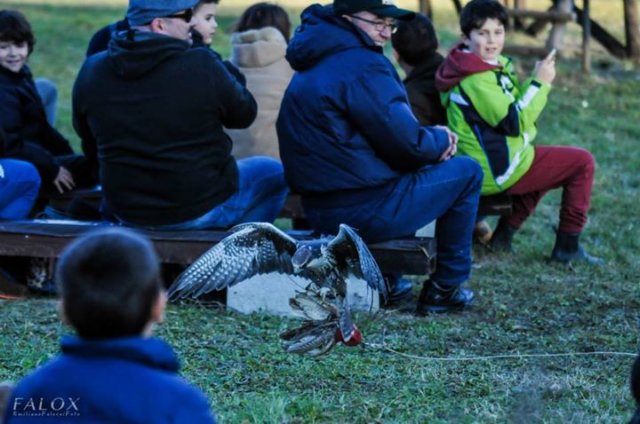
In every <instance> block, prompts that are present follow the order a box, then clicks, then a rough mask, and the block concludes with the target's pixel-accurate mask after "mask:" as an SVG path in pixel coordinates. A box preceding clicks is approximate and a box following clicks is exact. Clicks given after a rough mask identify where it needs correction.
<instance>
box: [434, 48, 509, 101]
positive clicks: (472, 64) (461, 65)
mask: <svg viewBox="0 0 640 424" xmlns="http://www.w3.org/2000/svg"><path fill="white" fill-rule="evenodd" d="M501 67H502V65H501V64H491V63H488V62H485V61H484V60H482V59H481V58H480V57H478V56H476V55H475V54H473V53H471V52H470V51H468V50H466V49H465V46H464V44H463V43H459V44H457V45H456V46H455V47H454V48H452V49H451V51H450V52H449V54H448V55H447V58H446V59H445V60H444V62H443V63H442V65H440V67H439V68H438V71H437V72H436V88H437V89H438V91H441V92H445V91H449V90H451V89H452V88H453V87H455V86H456V85H458V83H459V82H460V81H462V80H463V79H464V78H465V77H467V76H469V75H472V74H477V73H479V72H484V71H489V70H491V69H496V68H501Z"/></svg>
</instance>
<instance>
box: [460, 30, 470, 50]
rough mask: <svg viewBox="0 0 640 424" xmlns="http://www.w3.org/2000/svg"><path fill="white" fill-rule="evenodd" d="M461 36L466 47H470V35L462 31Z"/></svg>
mask: <svg viewBox="0 0 640 424" xmlns="http://www.w3.org/2000/svg"><path fill="white" fill-rule="evenodd" d="M460 36H461V37H462V44H464V45H465V47H469V46H470V45H471V40H469V37H467V36H466V34H465V33H462V34H461V35H460Z"/></svg>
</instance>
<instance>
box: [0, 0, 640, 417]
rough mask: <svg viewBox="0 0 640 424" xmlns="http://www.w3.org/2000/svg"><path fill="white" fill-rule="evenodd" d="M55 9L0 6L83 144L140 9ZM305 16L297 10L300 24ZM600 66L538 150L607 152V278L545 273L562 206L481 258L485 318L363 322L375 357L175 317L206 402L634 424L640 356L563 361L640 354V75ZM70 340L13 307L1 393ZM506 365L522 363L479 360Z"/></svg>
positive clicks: (444, 30)
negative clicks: (124, 21) (87, 92)
mask: <svg viewBox="0 0 640 424" xmlns="http://www.w3.org/2000/svg"><path fill="white" fill-rule="evenodd" d="M53 3H54V2H52V1H46V2H36V1H33V0H29V1H27V2H21V3H7V2H4V1H3V2H1V3H0V8H4V7H7V6H11V7H16V8H19V9H21V10H23V11H24V12H25V13H26V14H27V16H28V18H29V19H30V20H31V22H32V24H33V26H34V29H35V31H36V36H37V38H38V44H37V46H36V51H35V53H34V55H33V58H32V61H31V64H32V68H33V70H34V73H35V75H36V76H47V77H49V78H51V79H52V80H54V81H55V82H56V83H57V84H58V86H59V89H60V105H59V119H58V126H59V127H60V128H61V130H62V131H63V132H64V134H66V135H67V136H68V137H69V138H70V139H72V140H73V141H74V143H76V145H77V142H78V140H77V137H76V136H75V135H74V133H73V129H72V127H71V125H70V119H71V118H70V112H71V104H70V91H71V87H72V84H73V80H74V78H75V75H76V73H77V71H78V69H79V66H80V65H81V63H82V58H83V53H84V49H85V48H86V43H87V41H88V39H89V37H90V35H91V33H92V32H93V31H95V30H96V29H98V28H99V27H101V26H102V25H104V24H106V23H108V22H111V21H112V20H115V19H118V18H119V17H121V15H122V14H123V10H124V6H123V4H122V2H115V1H110V2H109V1H107V2H105V4H107V5H106V6H101V5H100V2H98V1H92V2H90V3H89V5H88V6H78V5H77V4H74V2H72V1H67V2H65V5H63V6H61V5H57V6H56V5H54V4H53ZM302 3H306V2H299V3H296V2H292V1H289V2H287V4H288V5H291V10H294V9H295V8H296V5H299V4H302ZM435 3H437V4H438V5H439V4H442V3H443V2H439V1H438V2H435ZM445 3H446V2H445ZM592 3H593V4H595V6H598V5H600V6H602V4H603V2H601V1H600V2H599V1H593V2H592ZM109 4H110V5H109ZM227 4H228V5H229V6H231V1H230V0H225V1H223V2H222V4H221V11H222V13H223V14H224V13H225V7H226V5H227ZM595 6H594V7H595ZM298 9H299V7H298ZM228 10H232V9H231V8H230V9H228ZM595 12H597V13H603V12H602V9H597V10H595V11H594V13H595ZM234 13H236V12H234ZM603 16H604V15H603ZM436 19H437V21H436V22H442V24H441V25H440V26H439V27H438V29H439V32H440V33H441V35H444V37H443V39H445V40H446V41H443V47H444V48H447V47H449V46H450V44H451V42H453V37H454V35H455V34H456V33H457V29H456V27H455V26H454V25H452V24H451V23H452V22H454V17H453V16H451V15H450V10H449V9H448V8H447V9H443V10H437V11H436ZM608 19H610V20H611V25H613V26H615V25H616V23H615V22H614V21H615V19H619V23H618V24H617V25H618V26H617V27H616V28H618V30H619V28H622V21H621V17H619V18H616V17H615V15H614V14H611V16H609V17H608ZM233 20H234V16H231V15H223V16H222V17H221V19H220V21H221V31H220V34H219V36H218V38H217V40H216V44H215V47H216V49H218V50H219V51H220V52H221V53H222V54H223V55H225V56H226V55H228V52H229V47H228V29H229V27H230V25H231V24H232V22H233ZM569 41H571V42H573V41H575V40H573V41H572V40H569ZM519 62H520V63H522V64H523V65H522V68H523V69H524V70H529V69H530V68H531V67H532V61H531V60H526V59H525V60H519ZM596 65H597V66H595V67H594V73H593V74H592V75H591V76H588V77H584V76H581V75H580V72H579V70H580V64H579V59H572V58H569V59H565V60H562V61H560V63H559V77H558V79H557V81H556V83H555V89H554V90H553V92H552V94H551V97H550V100H549V105H548V107H547V110H546V111H545V112H544V114H543V115H542V118H541V120H540V123H539V124H540V125H539V126H540V134H539V137H538V142H539V143H549V144H572V145H578V146H582V147H585V148H588V149H590V150H591V151H592V152H593V153H594V155H595V157H596V159H597V162H598V170H597V174H596V181H595V186H594V196H593V205H592V211H591V214H590V221H589V224H588V226H587V229H586V231H585V234H584V237H583V240H584V243H585V244H586V245H587V246H588V247H589V249H590V251H591V252H592V253H593V254H596V255H598V256H602V257H604V258H606V260H607V266H605V267H603V268H598V269H594V268H589V267H584V266H577V267H575V268H572V269H567V268H562V267H555V266H549V265H547V264H546V263H545V261H544V258H545V256H547V255H548V254H549V253H550V250H551V247H552V244H553V240H554V234H553V226H554V225H556V224H557V211H558V204H559V202H560V196H559V193H553V194H552V195H550V196H548V197H547V198H545V199H544V201H543V202H542V204H541V205H540V207H539V208H538V211H537V212H536V214H535V215H534V216H533V217H532V218H531V219H530V220H529V221H528V222H527V223H526V225H525V226H524V228H523V229H522V230H521V231H520V233H519V234H518V235H517V238H516V240H515V249H516V252H517V253H516V254H515V255H514V256H497V257H496V256H490V255H487V254H486V252H484V251H482V249H477V250H476V251H475V260H474V271H473V276H472V280H471V281H470V286H471V288H473V289H474V290H475V291H476V295H477V304H476V306H475V308H474V309H473V310H471V311H469V312H465V313H463V314H457V315H449V316H437V317H429V318H426V319H417V318H415V317H413V316H412V315H411V314H406V313H402V312H400V311H394V310H387V311H383V312H381V313H379V314H377V315H375V316H369V315H365V314H358V315H357V316H356V321H357V322H358V325H359V327H360V328H361V330H362V332H363V334H364V336H365V340H366V342H367V345H366V346H365V347H364V348H362V349H361V348H344V347H338V348H336V349H335V350H334V351H333V352H331V354H329V355H328V356H326V357H323V358H320V359H316V360H314V359H309V358H306V357H298V356H291V355H285V354H283V353H282V352H281V349H280V345H279V342H278V338H277V334H278V332H279V331H281V330H282V329H284V328H285V327H288V326H291V325H292V324H293V323H292V322H290V321H288V320H285V319H280V318H274V317H269V316H261V315H254V316H240V315H238V314H235V313H232V312H228V311H224V310H219V309H215V308H205V307H202V306H172V307H170V309H169V312H168V314H167V320H166V323H165V324H163V325H162V326H160V327H159V329H158V331H157V334H158V335H160V336H161V337H164V338H166V339H167V340H169V341H170V342H171V343H172V344H173V345H174V346H175V347H176V349H177V351H178V353H179V355H180V356H181V358H182V362H183V371H184V375H185V376H186V378H187V379H188V380H190V381H191V382H193V383H194V384H196V385H197V386H198V387H200V388H201V389H203V390H204V391H205V392H206V394H207V395H208V396H209V398H210V399H211V402H212V405H213V407H214V408H215V410H216V412H217V414H218V417H219V418H220V420H221V421H222V422H229V423H242V422H246V423H285V422H286V423H313V422H327V423H335V422H349V423H351V422H354V423H371V422H385V423H425V422H429V423H445V422H455V423H475V422H481V423H502V422H516V423H536V422H549V423H620V422H626V420H628V419H629V417H630V416H631V413H632V411H633V408H634V404H633V400H632V399H631V396H630V394H629V390H628V378H629V372H630V368H631V364H632V362H633V357H631V356H629V355H615V354H593V355H580V356H579V355H574V356H570V355H567V356H550V354H555V353H566V354H569V353H585V352H600V351H608V352H623V353H624V352H626V353H634V352H636V351H637V350H638V343H639V337H638V335H639V334H640V333H639V332H638V327H639V319H638V318H639V316H638V312H639V310H640V285H639V284H638V283H639V281H640V261H639V260H638V257H637V255H638V253H639V252H640V241H639V239H638V237H639V230H640V228H639V227H640V222H639V221H638V212H637V202H638V197H639V194H640V176H639V173H638V170H639V169H640V154H639V153H638V146H639V142H640V141H639V140H640V112H639V111H640V97H639V96H638V93H640V73H638V72H637V71H634V70H632V68H631V67H630V65H629V64H627V63H623V62H617V61H614V60H612V59H610V58H607V57H606V56H604V55H603V54H602V53H600V51H599V50H598V51H597V52H596ZM67 331H68V330H67V329H65V328H63V327H62V326H61V325H60V324H59V322H58V318H57V314H56V308H55V304H54V302H53V301H51V300H31V301H13V302H0V352H1V356H0V380H3V379H9V380H18V379H19V378H20V377H22V376H23V375H25V374H26V373H27V372H29V371H30V370H32V369H33V368H34V367H36V366H38V365H39V364H42V363H43V362H44V361H46V360H48V359H49V358H51V357H52V356H54V355H55V354H56V351H57V340H58V339H59V337H60V335H61V334H63V333H65V332H67ZM530 354H534V355H535V356H526V355H530ZM494 355H514V356H513V357H510V358H487V359H482V358H476V359H474V360H463V359H465V358H471V357H479V356H494ZM518 355H522V356H520V357H518Z"/></svg>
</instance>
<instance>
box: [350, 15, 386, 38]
mask: <svg viewBox="0 0 640 424" xmlns="http://www.w3.org/2000/svg"><path fill="white" fill-rule="evenodd" d="M350 16H351V18H353V19H356V20H358V21H362V22H366V23H368V24H371V25H373V28H374V29H375V30H376V31H378V32H382V31H384V30H385V28H389V32H391V34H395V33H396V31H398V25H396V23H395V22H394V23H391V24H388V23H386V22H384V21H372V20H369V19H365V18H361V17H360V16H355V15H350Z"/></svg>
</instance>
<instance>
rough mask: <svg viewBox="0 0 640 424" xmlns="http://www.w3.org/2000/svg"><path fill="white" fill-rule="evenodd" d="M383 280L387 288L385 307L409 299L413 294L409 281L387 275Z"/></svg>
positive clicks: (411, 284)
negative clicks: (385, 281) (387, 295)
mask: <svg viewBox="0 0 640 424" xmlns="http://www.w3.org/2000/svg"><path fill="white" fill-rule="evenodd" d="M385 278H386V280H387V285H388V287H389V297H388V298H387V303H386V304H387V305H391V304H393V303H397V302H400V301H402V300H405V299H407V298H409V297H411V294H412V292H413V283H412V282H411V281H410V280H407V279H406V278H398V277H394V276H389V275H387V276H385Z"/></svg>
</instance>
